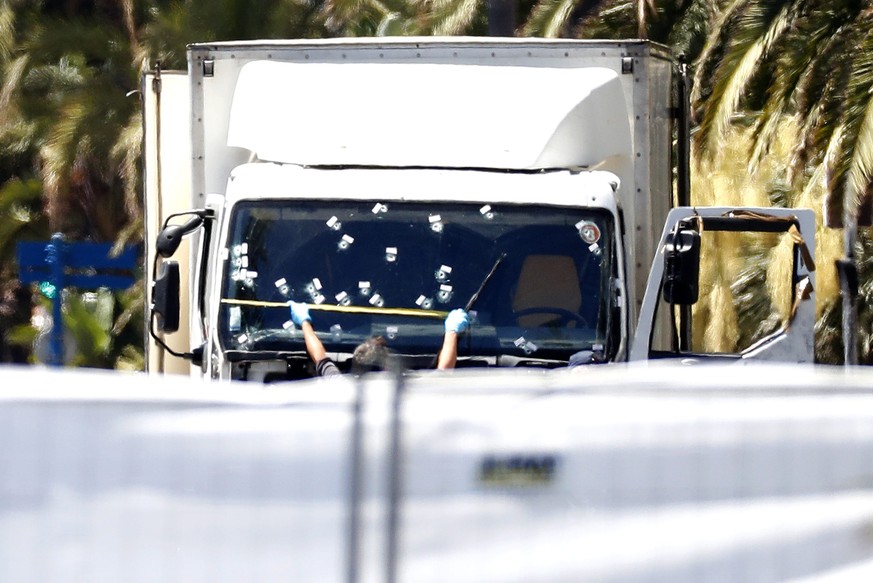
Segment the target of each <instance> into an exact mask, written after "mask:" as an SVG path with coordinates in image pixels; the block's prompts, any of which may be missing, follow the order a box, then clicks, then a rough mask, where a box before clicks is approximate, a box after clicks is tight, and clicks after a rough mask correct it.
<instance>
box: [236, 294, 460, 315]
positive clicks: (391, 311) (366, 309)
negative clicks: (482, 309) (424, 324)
mask: <svg viewBox="0 0 873 583" xmlns="http://www.w3.org/2000/svg"><path fill="white" fill-rule="evenodd" d="M221 303H222V304H230V305H232V306H255V307H258V308H287V307H288V306H289V305H290V304H289V303H288V302H264V301H260V300H235V299H230V298H222V300H221ZM306 306H307V307H308V308H309V309H310V310H321V311H322V312H343V313H346V314H382V315H386V316H412V317H416V318H437V319H440V320H442V319H444V318H445V317H446V316H448V315H449V313H448V312H441V311H439V310H422V309H419V308H377V307H376V306H333V305H330V304H306Z"/></svg>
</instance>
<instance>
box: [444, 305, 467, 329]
mask: <svg viewBox="0 0 873 583" xmlns="http://www.w3.org/2000/svg"><path fill="white" fill-rule="evenodd" d="M469 327H470V316H468V315H467V312H465V311H464V310H462V309H461V308H457V309H455V310H452V311H451V312H449V315H448V316H446V332H455V333H457V334H460V333H461V332H463V331H464V330H466V329H467V328H469Z"/></svg>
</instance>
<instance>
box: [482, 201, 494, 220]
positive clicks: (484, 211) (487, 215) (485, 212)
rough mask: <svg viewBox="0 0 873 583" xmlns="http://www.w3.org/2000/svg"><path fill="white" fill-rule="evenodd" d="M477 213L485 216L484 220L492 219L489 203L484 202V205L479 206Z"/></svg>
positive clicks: (492, 212) (492, 213) (492, 214)
mask: <svg viewBox="0 0 873 583" xmlns="http://www.w3.org/2000/svg"><path fill="white" fill-rule="evenodd" d="M479 214H481V215H482V216H483V217H485V219H486V220H489V221H490V220H493V219H494V211H493V210H492V209H491V205H490V204H486V205H485V206H483V207H482V208H480V209H479Z"/></svg>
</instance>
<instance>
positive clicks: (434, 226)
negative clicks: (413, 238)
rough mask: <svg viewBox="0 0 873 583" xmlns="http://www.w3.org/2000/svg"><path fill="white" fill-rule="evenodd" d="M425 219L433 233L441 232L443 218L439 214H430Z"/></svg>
mask: <svg viewBox="0 0 873 583" xmlns="http://www.w3.org/2000/svg"><path fill="white" fill-rule="evenodd" d="M427 220H428V222H429V223H430V228H431V230H432V231H433V232H434V233H442V232H443V218H442V217H441V216H440V215H430V216H429V217H428V218H427Z"/></svg>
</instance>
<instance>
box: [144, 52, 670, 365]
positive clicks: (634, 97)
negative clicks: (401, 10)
mask: <svg viewBox="0 0 873 583" xmlns="http://www.w3.org/2000/svg"><path fill="white" fill-rule="evenodd" d="M188 57H189V59H188V60H189V70H188V72H187V74H185V75H177V76H171V75H167V74H165V73H164V74H162V72H160V71H156V72H153V73H151V74H150V75H147V76H146V78H145V79H144V83H143V89H144V95H145V101H144V105H145V107H144V111H145V115H146V123H145V128H146V152H147V158H146V162H145V168H146V180H147V182H146V193H147V196H146V198H147V202H148V203H149V207H148V208H149V213H148V214H149V216H148V217H147V223H148V224H149V229H150V231H149V232H148V233H147V239H148V240H149V241H152V240H154V241H155V242H156V243H155V245H154V247H153V248H152V249H150V250H149V251H150V252H149V262H150V263H151V265H152V268H153V280H154V288H153V289H152V290H151V299H150V303H151V306H152V313H151V314H150V315H149V318H148V319H149V322H148V324H149V328H150V332H151V336H152V338H151V339H150V340H152V342H150V346H151V347H153V348H154V351H150V353H151V354H150V359H149V361H150V365H151V366H154V368H155V369H160V368H161V366H163V364H162V363H163V360H162V359H161V358H159V359H157V360H156V359H154V358H152V355H153V354H155V353H158V354H159V355H161V356H162V355H163V353H164V352H169V353H170V354H173V355H176V356H183V357H186V358H187V359H188V360H190V361H192V362H193V364H194V365H195V366H194V367H193V369H192V370H193V371H194V373H195V374H198V371H199V374H205V375H207V376H209V377H211V378H215V379H226V380H229V379H245V380H254V381H263V382H270V381H274V380H291V379H299V378H305V377H308V376H311V374H312V372H313V369H312V363H311V362H309V359H308V357H307V354H306V350H305V345H304V341H303V336H302V333H301V332H300V331H299V330H297V329H296V328H295V326H294V324H293V323H292V322H291V319H290V314H289V309H288V307H289V304H290V302H291V301H295V302H303V303H306V304H307V305H308V306H309V309H310V312H311V314H312V319H313V327H314V329H315V330H316V333H317V335H318V336H319V338H320V340H321V341H322V343H323V344H324V345H325V348H326V350H327V351H328V354H329V355H330V356H331V357H332V358H333V360H335V361H336V362H337V363H338V365H339V366H340V368H341V369H345V368H348V364H349V360H350V358H351V355H352V352H353V350H354V348H355V346H357V345H358V344H359V343H360V342H362V341H363V340H365V339H367V338H369V337H372V336H382V337H383V338H385V339H386V340H387V342H388V344H389V346H390V347H391V348H392V349H393V350H394V351H395V352H396V353H398V354H400V355H401V356H403V357H404V363H405V365H406V366H408V367H410V368H423V369H424V368H430V367H432V366H433V364H434V362H435V357H436V354H437V353H438V351H439V348H440V344H441V340H442V336H443V329H444V328H443V320H444V318H445V316H446V314H447V313H448V312H449V311H450V310H452V309H454V308H465V309H467V310H468V312H469V314H470V317H471V320H472V326H471V328H470V331H469V332H468V333H466V334H465V335H464V336H463V338H462V340H461V342H460V344H459V354H458V357H459V358H458V364H457V366H459V367H500V368H506V367H530V368H554V367H561V366H566V365H567V364H568V363H569V362H571V360H573V359H576V360H577V361H578V360H579V359H580V358H581V359H583V360H585V361H586V362H613V361H623V360H628V359H629V358H631V354H632V350H631V343H632V342H631V340H632V339H633V338H634V334H635V333H636V334H638V335H639V331H638V330H637V319H638V314H639V313H640V310H641V308H642V306H643V298H644V296H646V295H647V294H650V293H652V294H654V296H656V295H658V294H659V293H660V286H661V284H660V283H656V284H654V285H655V286H656V287H657V290H655V291H654V292H651V291H650V290H648V289H647V286H651V285H652V284H651V283H650V282H649V278H648V275H649V267H650V263H651V261H652V258H653V257H657V256H658V254H659V252H661V251H663V248H662V244H661V243H660V241H661V237H662V235H661V229H662V227H663V225H664V220H665V218H666V217H667V213H668V210H669V209H670V208H671V207H672V206H673V202H674V201H673V198H674V197H673V189H672V182H673V178H674V170H675V169H676V168H677V164H676V161H675V159H674V156H673V137H674V125H675V122H676V116H677V115H681V114H680V113H679V112H680V111H681V109H680V108H678V107H677V97H676V81H675V72H676V63H675V62H674V61H673V59H672V57H671V56H670V55H669V52H668V51H667V50H666V49H665V48H664V47H661V46H659V45H657V44H654V43H649V42H646V41H555V40H546V39H457V38H451V39H450V38H443V39H439V38H437V39H433V38H430V39H409V38H405V39H332V40H325V41H311V40H306V41H252V42H237V43H209V44H197V45H192V46H191V47H189V55H188ZM178 177H181V178H180V179H179V178H178ZM174 178H176V179H175V180H174ZM174 210H175V211H177V212H172V211H174ZM182 220H184V222H183V223H181V224H180V223H179V221H182ZM186 238H187V239H190V240H191V245H190V247H188V248H185V247H183V248H182V249H181V250H180V249H179V245H180V244H182V242H183V241H182V240H183V239H186ZM186 259H187V261H186ZM180 261H181V262H182V265H181V266H180V265H179V262H180ZM654 296H653V297H654ZM658 317H659V318H660V320H661V321H662V322H663V321H667V320H668V319H669V316H668V315H666V310H663V309H662V310H661V311H660V316H658ZM653 318H654V316H653ZM653 324H654V322H650V323H647V324H646V325H647V326H651V325H653ZM178 329H182V333H181V334H179V336H182V337H183V339H182V340H181V346H179V345H178V344H177V348H175V349H174V348H172V347H171V344H170V343H168V342H169V341H168V340H167V338H166V337H165V336H164V335H165V334H168V333H172V332H175V331H176V330H178ZM660 329H661V331H660V332H656V331H646V332H644V333H642V336H643V337H645V341H646V342H647V343H649V344H653V343H654V342H655V341H656V340H657V337H659V336H660V337H667V336H665V335H667V334H668V333H667V332H664V330H665V329H666V328H665V327H664V326H663V325H662V326H661V327H660ZM647 330H648V328H647ZM638 353H639V351H637V352H636V353H635V354H638ZM574 355H575V356H574Z"/></svg>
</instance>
